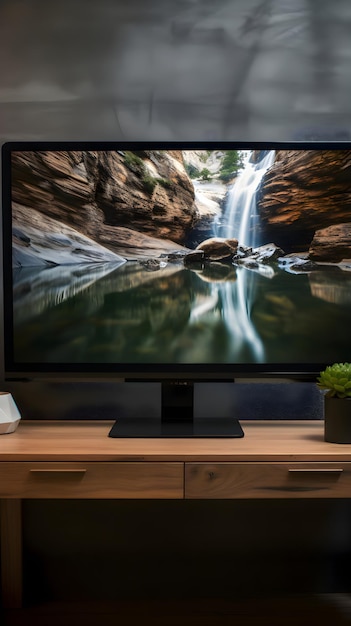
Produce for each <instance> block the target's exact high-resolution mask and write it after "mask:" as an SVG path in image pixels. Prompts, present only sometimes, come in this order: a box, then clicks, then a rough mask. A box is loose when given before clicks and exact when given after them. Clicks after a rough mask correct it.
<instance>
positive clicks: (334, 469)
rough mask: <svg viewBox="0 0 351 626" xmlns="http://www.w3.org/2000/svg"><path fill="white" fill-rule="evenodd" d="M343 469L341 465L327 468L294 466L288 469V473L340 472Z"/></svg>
mask: <svg viewBox="0 0 351 626" xmlns="http://www.w3.org/2000/svg"><path fill="white" fill-rule="evenodd" d="M343 471H344V470H343V469H342V468H341V467H329V468H324V469H323V468H313V467H310V468H305V469H303V468H295V469H289V474H310V475H311V474H342V472H343Z"/></svg>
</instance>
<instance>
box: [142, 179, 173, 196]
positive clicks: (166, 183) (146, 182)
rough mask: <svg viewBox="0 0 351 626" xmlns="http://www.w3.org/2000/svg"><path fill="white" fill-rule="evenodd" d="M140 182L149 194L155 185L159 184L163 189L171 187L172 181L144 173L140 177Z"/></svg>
mask: <svg viewBox="0 0 351 626" xmlns="http://www.w3.org/2000/svg"><path fill="white" fill-rule="evenodd" d="M142 183H143V186H144V189H145V190H146V191H147V192H148V193H149V194H152V192H153V190H154V189H155V187H156V185H161V187H164V189H170V188H171V187H172V181H171V180H169V179H168V178H155V177H154V176H150V175H149V174H144V176H143V177H142Z"/></svg>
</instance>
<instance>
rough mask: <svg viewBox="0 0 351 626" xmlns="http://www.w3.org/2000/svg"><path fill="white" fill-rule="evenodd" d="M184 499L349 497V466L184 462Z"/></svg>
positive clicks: (336, 464) (350, 482)
mask: <svg viewBox="0 0 351 626" xmlns="http://www.w3.org/2000/svg"><path fill="white" fill-rule="evenodd" d="M185 497H186V498H213V499H215V498H217V499H220V498H222V499H228V498H349V497H351V463H214V464H209V463H187V464H186V467H185Z"/></svg>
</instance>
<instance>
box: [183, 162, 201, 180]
mask: <svg viewBox="0 0 351 626" xmlns="http://www.w3.org/2000/svg"><path fill="white" fill-rule="evenodd" d="M184 167H185V170H186V173H187V174H188V176H189V178H199V176H200V170H199V169H198V168H197V167H196V165H193V164H192V163H185V162H184Z"/></svg>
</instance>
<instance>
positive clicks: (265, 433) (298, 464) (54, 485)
mask: <svg viewBox="0 0 351 626" xmlns="http://www.w3.org/2000/svg"><path fill="white" fill-rule="evenodd" d="M112 423H113V422H107V421H106V422H105V421H99V422H89V421H88V422H84V421H81V422H55V421H23V422H22V423H21V424H20V425H19V427H18V429H17V431H16V432H15V433H12V434H10V435H5V436H3V437H1V438H0V497H1V500H2V502H1V571H2V601H3V606H4V607H5V608H16V607H20V606H21V602H22V516H21V501H22V499H25V498H43V499H45V498H46V499H52V498H61V499H67V498H72V499H80V498H81V499H94V500H99V499H111V498H116V499H117V498H121V499H122V498H132V499H141V498H142V499H194V498H203V499H204V498H206V499H213V500H215V499H228V498H230V499H231V498H237V499H240V498H263V499H265V498H270V499H271V498H350V497H351V445H337V444H331V443H326V442H325V441H324V434H323V428H324V424H323V422H322V421H296V422H287V421H266V422H263V421H257V422H255V421H246V422H245V421H243V422H241V424H242V426H243V429H244V432H245V437H244V438H243V439H112V438H109V437H108V432H109V430H110V428H111V426H112Z"/></svg>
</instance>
